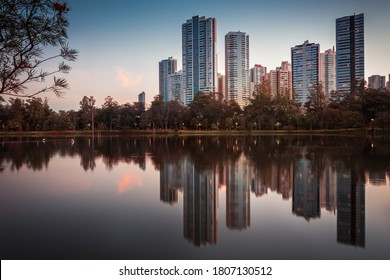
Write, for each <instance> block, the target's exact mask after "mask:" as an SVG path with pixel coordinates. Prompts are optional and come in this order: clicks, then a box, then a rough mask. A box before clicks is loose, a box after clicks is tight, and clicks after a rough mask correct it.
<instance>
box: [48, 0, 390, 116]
mask: <svg viewBox="0 0 390 280" xmlns="http://www.w3.org/2000/svg"><path fill="white" fill-rule="evenodd" d="M68 3H69V5H70V8H71V11H70V14H69V21H70V26H69V45H70V47H72V48H75V49H77V50H79V59H78V60H77V61H76V62H74V63H72V64H71V66H72V67H73V69H72V71H71V72H70V74H68V75H66V78H67V79H68V82H69V84H70V90H69V91H67V93H66V95H65V97H64V98H63V99H58V98H56V97H54V96H52V95H51V94H46V95H42V97H45V96H49V104H50V106H51V107H52V108H53V109H55V110H60V109H66V110H67V109H76V110H77V109H78V108H79V101H80V100H81V99H82V97H83V96H84V95H87V96H90V95H92V96H94V97H95V98H96V105H97V106H101V104H102V103H103V102H104V98H105V97H106V96H108V95H110V96H112V97H114V99H115V100H116V101H118V102H119V103H120V104H124V103H126V102H134V101H137V96H138V94H139V93H140V92H142V91H145V92H146V102H147V103H148V102H150V101H151V100H152V99H153V97H154V96H155V95H157V94H158V62H159V61H160V60H162V59H165V58H167V57H169V56H173V57H174V58H176V59H177V60H178V68H179V69H181V25H182V24H183V23H184V22H185V21H186V20H187V19H189V18H191V17H192V16H194V15H201V16H209V17H215V18H216V19H217V50H218V53H219V67H218V68H219V71H220V72H222V73H223V72H224V36H225V34H226V33H228V32H229V31H242V32H246V33H247V34H249V40H250V65H251V67H252V66H253V65H254V64H262V65H265V66H267V67H268V69H269V70H271V69H274V68H275V67H277V66H279V65H280V62H281V61H282V60H288V61H290V60H291V58H290V51H291V47H292V46H295V45H298V44H301V43H303V41H304V40H309V41H310V42H315V43H319V44H320V48H321V51H325V50H327V49H329V48H332V47H333V46H334V45H335V20H336V18H338V17H342V16H346V15H352V14H353V13H356V14H358V13H364V14H365V44H366V45H365V46H366V47H365V66H366V79H367V77H368V76H369V75H373V74H380V75H386V80H387V79H388V74H390V64H389V61H388V57H389V54H388V53H389V50H390V37H389V36H388V30H389V27H390V14H389V11H390V1H388V0H381V1H378V0H372V1H363V0H342V1H341V0H338V1H335V0H328V1H321V2H317V1H312V0H294V1H289V0H279V1H270V0H268V1H262V0H241V1H237V0H234V1H231V0H224V1H212V0H207V1H206V0H197V1H184V0H181V1H177V0H167V1H161V0H160V1H157V0H149V1H147V0H145V1H130V0H128V1H125V0H114V1H102V0H97V1H96V0H95V1H92V0H83V1H78V0H68Z"/></svg>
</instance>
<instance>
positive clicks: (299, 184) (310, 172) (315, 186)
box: [292, 156, 321, 220]
mask: <svg viewBox="0 0 390 280" xmlns="http://www.w3.org/2000/svg"><path fill="white" fill-rule="evenodd" d="M293 188H294V191H293V193H294V195H293V204H292V206H293V213H294V214H295V215H297V216H302V217H304V218H305V219H306V220H310V219H313V218H318V217H320V216H321V215H320V198H319V178H318V169H317V166H316V164H315V161H313V160H310V159H307V158H305V157H304V156H302V158H300V159H299V160H298V161H297V163H296V166H295V170H294V187H293Z"/></svg>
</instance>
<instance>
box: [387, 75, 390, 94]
mask: <svg viewBox="0 0 390 280" xmlns="http://www.w3.org/2000/svg"><path fill="white" fill-rule="evenodd" d="M386 88H387V90H390V74H389V80H388V81H387V83H386Z"/></svg>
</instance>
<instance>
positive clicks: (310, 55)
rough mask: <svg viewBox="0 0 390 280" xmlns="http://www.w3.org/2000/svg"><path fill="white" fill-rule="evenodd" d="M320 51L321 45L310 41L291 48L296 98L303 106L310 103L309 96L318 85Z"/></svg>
mask: <svg viewBox="0 0 390 280" xmlns="http://www.w3.org/2000/svg"><path fill="white" fill-rule="evenodd" d="M319 50H320V45H319V44H315V43H309V41H305V42H304V43H303V44H302V45H297V46H295V47H292V48H291V63H292V85H293V89H294V90H295V96H294V98H295V100H296V101H297V102H299V103H301V105H304V104H305V103H306V102H307V101H308V96H309V94H310V93H311V92H312V90H313V89H314V88H315V87H316V85H317V84H318V74H319V70H318V63H319Z"/></svg>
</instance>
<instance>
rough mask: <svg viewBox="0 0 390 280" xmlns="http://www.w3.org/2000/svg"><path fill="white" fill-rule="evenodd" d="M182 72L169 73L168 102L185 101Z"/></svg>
mask: <svg viewBox="0 0 390 280" xmlns="http://www.w3.org/2000/svg"><path fill="white" fill-rule="evenodd" d="M181 88H182V73H181V71H179V72H177V73H173V74H170V75H168V102H169V101H174V100H177V101H180V102H181V103H183V102H184V98H183V94H182V89H181Z"/></svg>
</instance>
